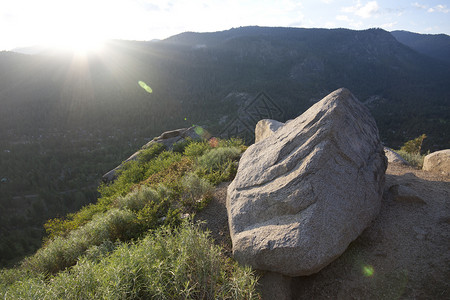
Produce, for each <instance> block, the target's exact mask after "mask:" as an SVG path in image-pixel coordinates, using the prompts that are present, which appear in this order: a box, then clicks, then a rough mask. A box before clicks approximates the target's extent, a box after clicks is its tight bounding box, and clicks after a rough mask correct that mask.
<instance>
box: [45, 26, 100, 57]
mask: <svg viewBox="0 0 450 300" xmlns="http://www.w3.org/2000/svg"><path fill="white" fill-rule="evenodd" d="M104 43H105V38H103V37H102V36H100V35H98V34H93V33H92V32H88V31H87V30H82V29H79V28H75V30H74V29H72V30H68V29H66V30H61V31H59V32H57V34H54V35H52V36H50V37H48V38H47V39H46V41H45V42H44V44H45V46H47V47H49V48H52V49H54V50H57V51H64V52H73V53H74V54H77V55H86V54H90V53H98V52H100V51H101V50H102V47H103V44H104Z"/></svg>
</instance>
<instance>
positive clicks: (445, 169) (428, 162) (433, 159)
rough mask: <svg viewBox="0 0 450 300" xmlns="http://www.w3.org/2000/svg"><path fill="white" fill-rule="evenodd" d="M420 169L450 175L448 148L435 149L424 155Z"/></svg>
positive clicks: (449, 153) (449, 152)
mask: <svg viewBox="0 0 450 300" xmlns="http://www.w3.org/2000/svg"><path fill="white" fill-rule="evenodd" d="M422 169H423V170H425V171H431V172H436V173H441V174H442V175H446V176H450V149H445V150H441V151H436V152H433V153H431V154H428V155H427V156H425V158H424V160H423V167H422Z"/></svg>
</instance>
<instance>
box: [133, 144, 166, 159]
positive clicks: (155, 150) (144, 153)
mask: <svg viewBox="0 0 450 300" xmlns="http://www.w3.org/2000/svg"><path fill="white" fill-rule="evenodd" d="M164 150H166V146H164V144H160V143H155V144H153V145H151V146H150V147H148V148H145V149H142V150H141V152H139V155H138V161H139V162H140V163H146V162H148V161H150V160H152V159H153V158H155V157H156V156H158V155H159V154H160V153H161V152H163V151H164Z"/></svg>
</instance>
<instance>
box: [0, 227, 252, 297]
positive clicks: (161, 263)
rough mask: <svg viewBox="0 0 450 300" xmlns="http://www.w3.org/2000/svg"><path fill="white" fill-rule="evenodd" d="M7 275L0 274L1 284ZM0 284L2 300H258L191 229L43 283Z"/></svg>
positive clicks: (238, 270) (247, 274) (164, 234)
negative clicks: (3, 299)
mask: <svg viewBox="0 0 450 300" xmlns="http://www.w3.org/2000/svg"><path fill="white" fill-rule="evenodd" d="M12 275H13V274H4V273H0V282H1V280H2V279H3V278H7V277H8V276H10V277H11V276H12ZM17 275H19V276H18V278H15V280H12V281H11V280H8V282H7V284H2V283H0V297H2V298H5V299H260V297H259V295H258V294H257V293H256V291H255V287H256V283H257V278H256V276H255V275H254V273H253V272H252V271H251V270H250V269H249V268H248V267H241V266H239V265H238V264H237V263H236V262H233V261H232V260H231V259H229V258H227V257H225V256H224V255H223V254H222V250H221V248H220V247H218V246H216V245H214V244H213V242H212V241H211V239H210V237H209V235H208V234H207V233H205V232H202V231H201V230H200V229H199V228H198V227H197V226H195V225H192V224H191V223H188V222H184V224H183V225H182V226H181V227H180V228H179V229H177V230H172V229H169V228H161V229H158V230H156V231H154V232H152V233H151V234H149V235H147V237H145V238H144V239H143V240H141V241H139V242H136V243H133V244H129V245H126V244H124V245H121V246H119V247H118V248H116V249H115V250H114V251H113V252H111V254H109V255H107V256H105V257H104V258H103V259H102V260H100V261H99V262H96V261H93V260H91V259H88V258H87V256H86V257H83V258H81V259H80V260H79V261H78V263H77V264H76V265H75V266H74V267H73V268H71V269H68V270H66V271H64V272H61V273H59V274H58V275H56V276H54V277H52V278H50V280H45V279H44V278H43V276H41V275H38V276H33V275H30V274H25V273H21V274H17Z"/></svg>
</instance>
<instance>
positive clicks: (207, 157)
mask: <svg viewBox="0 0 450 300" xmlns="http://www.w3.org/2000/svg"><path fill="white" fill-rule="evenodd" d="M240 154H241V149H239V148H236V147H222V148H215V149H211V150H209V151H208V152H206V153H205V154H203V155H202V156H201V157H200V158H199V159H198V168H197V169H196V173H197V175H199V176H200V177H203V178H205V179H207V180H208V181H209V182H211V183H212V184H214V185H216V184H219V183H220V182H223V181H229V180H232V179H233V178H234V176H235V175H236V171H237V165H238V163H237V160H238V158H239V157H240Z"/></svg>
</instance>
